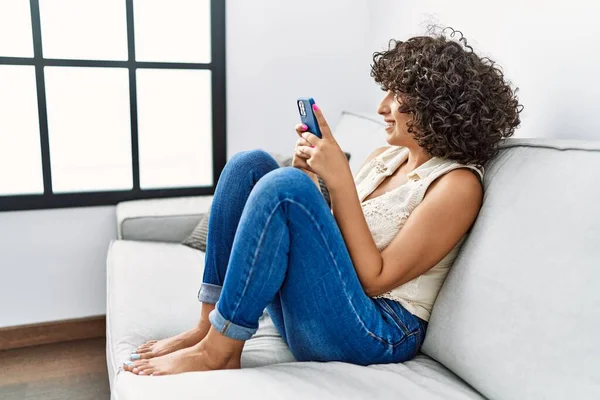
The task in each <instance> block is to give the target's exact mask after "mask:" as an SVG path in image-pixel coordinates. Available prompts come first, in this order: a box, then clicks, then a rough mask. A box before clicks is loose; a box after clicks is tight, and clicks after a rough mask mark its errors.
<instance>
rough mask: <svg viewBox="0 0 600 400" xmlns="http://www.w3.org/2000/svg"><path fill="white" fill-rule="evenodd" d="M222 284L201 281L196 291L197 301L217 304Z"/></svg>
mask: <svg viewBox="0 0 600 400" xmlns="http://www.w3.org/2000/svg"><path fill="white" fill-rule="evenodd" d="M222 289H223V287H222V286H219V285H213V284H210V283H203V284H202V285H201V286H200V290H199V291H198V301H200V302H202V303H207V304H217V301H219V297H221V290H222Z"/></svg>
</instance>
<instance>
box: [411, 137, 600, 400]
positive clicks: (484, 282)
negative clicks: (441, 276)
mask: <svg viewBox="0 0 600 400" xmlns="http://www.w3.org/2000/svg"><path fill="white" fill-rule="evenodd" d="M484 186H485V197H484V203H483V207H482V209H481V211H480V214H479V216H478V218H477V221H476V223H475V225H474V226H473V228H472V230H471V232H470V234H469V236H468V238H467V240H466V241H465V243H464V245H463V247H462V249H461V251H460V253H459V255H458V257H457V259H456V261H455V263H454V265H453V267H452V269H451V271H450V273H449V275H448V277H447V279H446V282H445V283H444V285H443V287H442V290H441V291H440V293H439V295H438V298H437V300H436V303H435V305H434V308H433V312H432V316H431V320H430V324H429V327H428V332H427V335H426V339H425V343H424V345H423V348H422V351H423V352H424V353H425V354H427V355H429V356H430V357H432V358H434V359H436V360H438V361H439V362H441V363H442V364H444V365H445V366H446V367H448V368H450V369H451V370H452V371H454V372H455V373H456V374H457V375H459V376H460V377H461V378H463V379H464V380H465V381H467V382H468V383H469V384H471V385H472V386H473V387H474V388H475V389H477V390H478V391H480V392H481V393H482V394H483V395H484V396H486V397H489V398H493V399H507V400H508V399H511V400H512V399H533V398H538V399H540V398H543V399H592V398H593V399H600V143H593V142H572V141H556V140H543V139H509V140H508V141H507V143H506V144H505V145H504V146H503V148H502V150H501V151H500V154H499V155H498V156H497V157H496V158H494V159H493V160H492V161H491V162H490V163H489V164H488V165H487V167H486V175H485V182H484Z"/></svg>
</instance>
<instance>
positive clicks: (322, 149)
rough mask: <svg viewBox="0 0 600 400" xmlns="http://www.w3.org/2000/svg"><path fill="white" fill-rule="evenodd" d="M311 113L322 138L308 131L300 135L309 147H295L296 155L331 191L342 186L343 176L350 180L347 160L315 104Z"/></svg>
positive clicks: (350, 174)
mask: <svg viewBox="0 0 600 400" xmlns="http://www.w3.org/2000/svg"><path fill="white" fill-rule="evenodd" d="M313 111H314V114H315V117H316V118H317V122H318V123H319V129H320V130H321V135H322V136H323V137H322V138H319V137H318V136H317V135H315V134H313V133H311V132H308V131H307V132H304V133H302V137H303V138H304V139H305V140H306V141H307V142H308V143H310V144H311V146H297V152H296V154H297V155H298V157H301V158H304V159H305V160H306V163H307V164H308V165H309V166H310V167H311V168H312V170H313V171H315V173H316V174H317V175H319V176H320V177H321V178H322V179H323V181H325V184H326V185H327V187H328V188H329V190H332V189H335V187H336V185H340V184H343V182H344V181H345V179H343V178H344V177H345V176H346V177H349V178H350V179H352V172H351V170H350V165H349V164H348V159H347V158H346V155H345V154H344V152H343V151H342V149H341V148H340V146H339V144H338V142H337V141H336V140H335V138H334V137H333V134H332V133H331V129H329V125H328V124H327V121H325V117H323V113H322V112H321V109H319V107H317V105H316V104H315V105H313Z"/></svg>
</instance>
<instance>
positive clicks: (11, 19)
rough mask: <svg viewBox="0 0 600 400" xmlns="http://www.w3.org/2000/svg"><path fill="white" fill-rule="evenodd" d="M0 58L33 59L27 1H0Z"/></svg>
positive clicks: (29, 12)
mask: <svg viewBox="0 0 600 400" xmlns="http://www.w3.org/2000/svg"><path fill="white" fill-rule="evenodd" d="M0 57H33V39H32V36H31V11H30V10H29V1H25V0H0Z"/></svg>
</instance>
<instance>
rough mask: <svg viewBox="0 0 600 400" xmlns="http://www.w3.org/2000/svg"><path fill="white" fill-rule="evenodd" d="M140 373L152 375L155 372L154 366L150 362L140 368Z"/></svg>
mask: <svg viewBox="0 0 600 400" xmlns="http://www.w3.org/2000/svg"><path fill="white" fill-rule="evenodd" d="M138 371H139V372H138V375H151V374H152V373H153V372H154V366H152V365H150V364H146V365H142V366H140V367H139V368H138Z"/></svg>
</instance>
